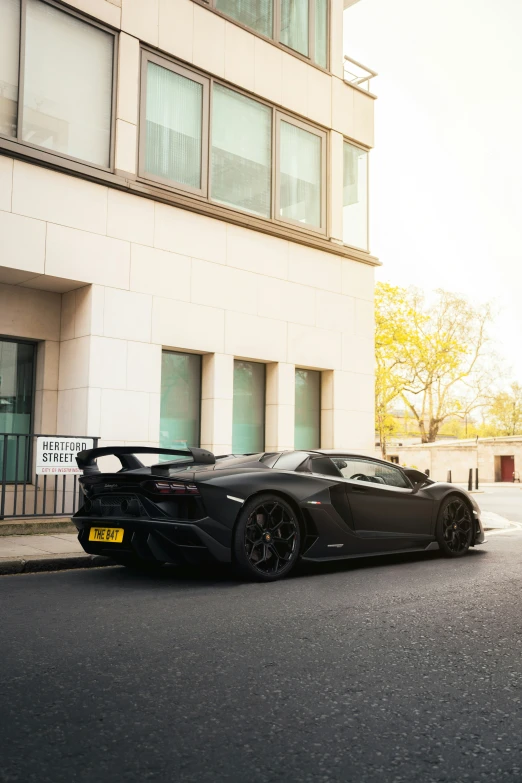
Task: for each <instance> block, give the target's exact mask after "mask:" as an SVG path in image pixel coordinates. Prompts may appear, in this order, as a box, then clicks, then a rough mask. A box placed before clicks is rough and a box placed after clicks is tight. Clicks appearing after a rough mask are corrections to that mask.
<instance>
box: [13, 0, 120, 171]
mask: <svg viewBox="0 0 522 783" xmlns="http://www.w3.org/2000/svg"><path fill="white" fill-rule="evenodd" d="M38 2H40V3H44V4H46V5H50V6H53V7H54V8H57V9H58V10H59V11H62V12H63V13H66V14H69V15H70V16H74V17H76V18H77V19H80V21H82V22H84V23H85V24H89V25H91V26H92V27H97V28H98V29H100V30H102V31H103V32H104V33H108V34H110V35H111V36H112V38H113V48H112V83H111V106H110V111H111V123H110V135H109V165H108V166H101V165H100V164H98V163H91V162H90V161H88V160H84V159H83V158H77V157H74V156H73V155H67V154H66V153H64V152H58V151H56V150H53V149H49V148H48V147H41V146H40V145H38V144H32V143H31V142H30V141H26V140H24V139H23V138H22V128H23V110H24V100H23V95H24V85H25V45H26V27H27V24H26V20H27V0H20V38H19V47H20V48H19V57H18V100H17V107H16V136H7V135H6V134H2V133H0V145H1V146H3V144H2V142H4V141H5V142H7V143H8V144H7V145H6V146H7V148H8V149H9V147H10V145H16V146H18V145H19V146H20V147H25V148H28V149H29V150H35V151H37V152H40V153H42V154H43V155H46V156H50V157H51V159H52V160H56V159H58V160H57V162H60V163H61V162H62V161H71V162H72V163H75V164H79V165H81V166H87V167H88V168H93V169H97V170H98V171H105V172H109V173H112V172H114V162H115V140H116V99H117V88H118V45H119V35H118V32H119V31H117V30H114V29H113V28H111V27H109V26H108V25H105V24H103V22H99V21H98V20H97V19H93V18H91V17H87V16H85V15H84V14H82V13H80V12H78V11H76V9H73V8H71V7H69V6H65V5H63V4H62V3H60V2H57V0H38Z"/></svg>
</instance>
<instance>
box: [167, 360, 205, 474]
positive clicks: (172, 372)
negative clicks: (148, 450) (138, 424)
mask: <svg viewBox="0 0 522 783" xmlns="http://www.w3.org/2000/svg"><path fill="white" fill-rule="evenodd" d="M200 410H201V356H198V355H195V354H191V353H174V352H173V351H163V354H162V357H161V409H160V439H159V440H160V446H163V447H164V448H169V449H185V448H187V447H191V446H199V429H200V427H199V423H200ZM165 459H171V457H168V456H167V457H165Z"/></svg>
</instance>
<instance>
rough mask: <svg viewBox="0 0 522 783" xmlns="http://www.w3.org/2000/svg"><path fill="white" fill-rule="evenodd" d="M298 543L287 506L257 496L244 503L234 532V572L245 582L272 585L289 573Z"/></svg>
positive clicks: (279, 500)
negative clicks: (245, 580)
mask: <svg viewBox="0 0 522 783" xmlns="http://www.w3.org/2000/svg"><path fill="white" fill-rule="evenodd" d="M300 543H301V534H300V530H299V522H298V520H297V517H296V514H295V512H294V510H293V509H292V507H291V506H290V504H289V503H287V502H286V501H285V500H283V498H280V497H278V496H276V495H268V494H264V495H259V496H258V497H256V498H253V499H252V500H251V501H249V502H248V503H246V504H245V506H244V508H243V509H242V511H241V512H240V515H239V519H238V523H237V525H236V528H235V531H234V562H235V565H236V569H237V570H238V571H239V573H240V574H241V575H242V576H244V577H247V578H248V579H251V580H255V581H259V582H274V581H275V580H276V579H281V577H283V576H286V575H287V574H288V573H289V572H290V570H291V569H292V567H293V566H294V564H295V562H296V560H297V558H298V557H299V548H300Z"/></svg>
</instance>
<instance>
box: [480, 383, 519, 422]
mask: <svg viewBox="0 0 522 783" xmlns="http://www.w3.org/2000/svg"><path fill="white" fill-rule="evenodd" d="M486 418H487V421H488V423H489V424H490V425H492V426H493V427H494V430H495V433H494V434H495V435H522V385H520V384H519V383H516V382H514V383H512V384H511V385H510V387H509V391H501V392H499V393H498V394H496V395H495V396H494V397H493V399H492V401H491V404H490V405H489V406H488V408H487V410H486Z"/></svg>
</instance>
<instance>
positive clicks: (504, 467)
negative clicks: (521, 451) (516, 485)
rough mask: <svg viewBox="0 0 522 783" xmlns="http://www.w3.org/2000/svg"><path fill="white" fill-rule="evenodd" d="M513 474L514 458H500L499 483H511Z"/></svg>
mask: <svg viewBox="0 0 522 783" xmlns="http://www.w3.org/2000/svg"><path fill="white" fill-rule="evenodd" d="M514 472H515V458H514V457H504V456H502V457H500V480H501V481H513V473H514Z"/></svg>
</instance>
